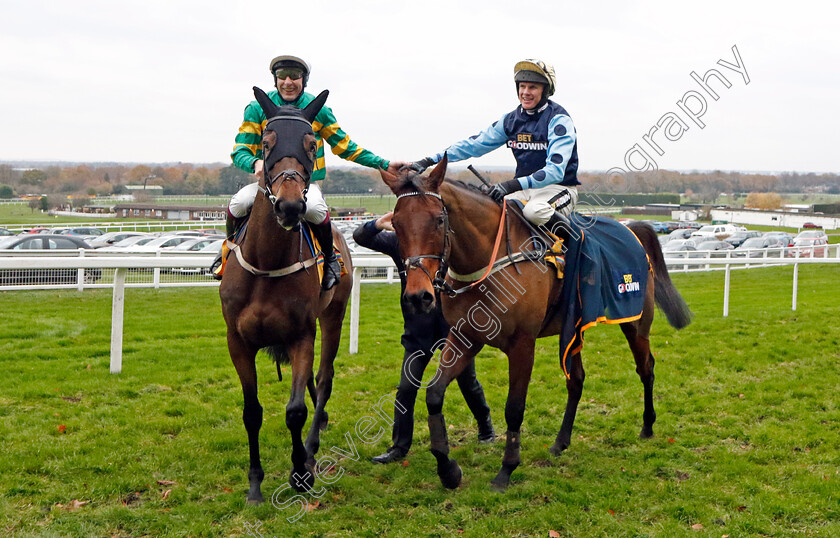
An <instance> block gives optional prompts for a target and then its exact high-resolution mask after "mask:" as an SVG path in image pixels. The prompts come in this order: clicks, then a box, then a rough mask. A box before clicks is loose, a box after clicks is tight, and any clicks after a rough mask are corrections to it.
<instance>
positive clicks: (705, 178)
mask: <svg viewBox="0 0 840 538" xmlns="http://www.w3.org/2000/svg"><path fill="white" fill-rule="evenodd" d="M482 173H483V175H484V176H485V177H486V178H487V179H488V180H490V181H491V182H498V181H504V180H506V179H510V177H511V175H512V171H505V170H501V171H499V170H496V171H490V172H482ZM449 175H450V177H453V178H455V179H459V180H462V181H467V182H469V183H477V180H476V178H475V176H473V174H472V173H470V172H469V171H467V170H463V169H457V168H452V169H450V174H449ZM579 178H580V180H581V182H582V183H583V187H582V188H581V190H582V191H584V192H609V193H676V194H682V195H684V196H687V197H688V198H689V199H690V200H692V201H697V202H701V203H709V202H713V201H714V200H715V199H716V198H717V197H718V196H719V195H720V194H721V193H728V194H731V195H734V196H735V198H736V199H737V198H738V197H740V196H742V197H744V198H746V197H747V195H748V194H749V193H765V194H768V193H801V192H827V193H830V194H840V174H834V173H827V174H815V173H796V172H788V173H781V174H759V173H744V172H725V171H711V172H677V171H671V170H654V171H649V172H641V173H629V174H623V175H621V176H616V175H607V174H605V173H602V172H600V173H599V172H581V173H580V174H579ZM252 179H253V176H252V175H250V174H247V173H245V172H243V171H241V170H239V169H237V168H235V167H234V166H233V165H230V166H224V165H222V164H218V165H193V164H189V163H179V164H175V165H145V164H140V165H134V166H126V165H119V164H115V165H99V166H98V165H92V164H74V165H69V166H57V165H50V166H43V167H37V168H27V169H21V168H13V167H12V166H11V165H9V164H0V198H12V197H16V196H23V195H34V196H42V195H47V196H50V195H61V196H60V197H61V198H65V199H66V197H67V196H74V197H92V196H107V195H114V194H124V193H126V192H128V189H126V186H127V185H146V186H159V187H162V189H163V193H164V194H204V195H229V194H233V193H235V192H236V191H237V190H238V189H239V188H240V187H242V186H244V185H246V184H248V183H250V182H251V181H252ZM321 188H322V190H323V191H324V192H325V193H326V194H358V193H378V194H386V193H388V192H389V191H388V189H387V187H385V185H384V184H383V183H382V181H381V179H380V177H379V173H378V172H377V171H375V170H371V169H368V168H363V167H352V168H341V167H330V168H328V169H327V177H326V179H325V180H324V181H323V182H322V183H321ZM767 200H768V199H767V197H764V199H762V205H764V204H765V203H767Z"/></svg>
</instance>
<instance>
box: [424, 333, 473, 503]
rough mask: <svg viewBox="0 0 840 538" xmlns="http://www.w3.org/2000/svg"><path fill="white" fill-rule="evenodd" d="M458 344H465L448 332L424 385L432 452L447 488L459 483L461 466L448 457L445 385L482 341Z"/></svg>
mask: <svg viewBox="0 0 840 538" xmlns="http://www.w3.org/2000/svg"><path fill="white" fill-rule="evenodd" d="M461 347H464V346H463V344H462V343H460V342H456V341H453V340H452V336H451V335H450V337H449V339H448V340H447V341H446V344H445V345H444V347H443V349H442V350H441V353H440V364H439V365H438V369H437V372H436V373H435V377H434V378H433V379H434V382H433V383H432V384H431V385H430V386H429V387H428V388H427V389H426V407H427V408H428V410H429V436H430V438H431V439H430V441H431V450H432V455H433V456H434V457H435V459H436V460H437V473H438V477H439V478H440V481H441V483H442V484H443V486H444V487H446V488H449V489H455V488H457V487H458V486H459V485H460V484H461V468H460V467H459V466H458V462H456V461H455V460H454V459H450V458H449V436H448V435H447V433H446V420H445V419H444V418H443V398H444V395H445V394H446V387H448V386H449V383H451V382H452V380H453V379H455V378H456V377H458V375H460V374H461V372H463V371H464V368H466V366H467V364H469V363H470V361H471V360H473V358H474V357H475V355H476V353H478V351H479V350H480V349H481V345H480V344H475V343H473V344H472V346H471V347H470V348H469V349H468V350H466V351H461V349H460V348H461Z"/></svg>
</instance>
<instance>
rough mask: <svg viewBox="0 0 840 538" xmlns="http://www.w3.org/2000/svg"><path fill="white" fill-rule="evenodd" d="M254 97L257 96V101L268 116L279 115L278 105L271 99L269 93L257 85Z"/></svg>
mask: <svg viewBox="0 0 840 538" xmlns="http://www.w3.org/2000/svg"><path fill="white" fill-rule="evenodd" d="M254 97H256V98H257V102H258V103H259V104H260V107H261V108H262V109H263V112H264V113H265V117H266V118H272V117H274V116H276V115H277V109H278V107H277V105H275V104H274V101H272V100H271V98H270V97H269V96H268V94H266V93H265V92H264V91H262V90H261V89H259V88H257V87H256V86H254Z"/></svg>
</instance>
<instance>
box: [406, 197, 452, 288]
mask: <svg viewBox="0 0 840 538" xmlns="http://www.w3.org/2000/svg"><path fill="white" fill-rule="evenodd" d="M421 195H422V196H433V197H435V198H437V199H438V200H440V205H441V212H440V216H441V217H442V218H443V248H442V250H441V253H440V254H421V255H419V256H409V257H408V258H406V259H405V260H403V265H405V271H406V272H408V271H410V270H411V269H420V270H421V271H423V272H424V273H426V276H427V277H428V278H429V282H431V284H432V288H434V290H435V291H437V292H443V293H446V294H447V295H449V294H451V292H452V291H453V290H452V287H451V286H450V285H449V284H448V283H447V282H446V271H447V270H448V268H449V261H448V260H449V251H450V249H451V244H450V242H449V232H450V230H449V213H447V212H446V205H444V203H443V198H441V196H440V194H437V193H436V192H424V193H421V192H407V193H405V194H400V195H399V196H397V201H399V200H400V198H405V197H406V196H421ZM423 259H431V260H438V261H439V262H440V263H439V264H438V270H437V272H436V273H435V276H432V275H431V274H430V273H429V271H428V270H427V269H426V268H425V267H423V263H422V260H423Z"/></svg>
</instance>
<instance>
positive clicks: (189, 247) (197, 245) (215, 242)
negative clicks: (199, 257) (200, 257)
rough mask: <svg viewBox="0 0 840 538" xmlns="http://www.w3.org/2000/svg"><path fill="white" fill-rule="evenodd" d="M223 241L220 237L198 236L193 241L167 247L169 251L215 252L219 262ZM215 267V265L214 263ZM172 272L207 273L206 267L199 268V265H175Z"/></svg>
mask: <svg viewBox="0 0 840 538" xmlns="http://www.w3.org/2000/svg"><path fill="white" fill-rule="evenodd" d="M224 242H225V239H224V238H221V239H213V238H198V239H196V240H195V241H187V242H184V243H181V244H180V245H177V246H175V247H172V248H171V249H169V251H170V252H176V251H181V252H200V253H203V254H216V255H217V256H216V257H217V258H218V259H219V262H220V263H221V252H222V244H223V243H224ZM214 267H215V265H214ZM171 271H172V272H173V273H180V274H197V273H202V274H209V273H208V269H207V268H206V267H205V268H199V267H175V268H173V269H172V270H171Z"/></svg>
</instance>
